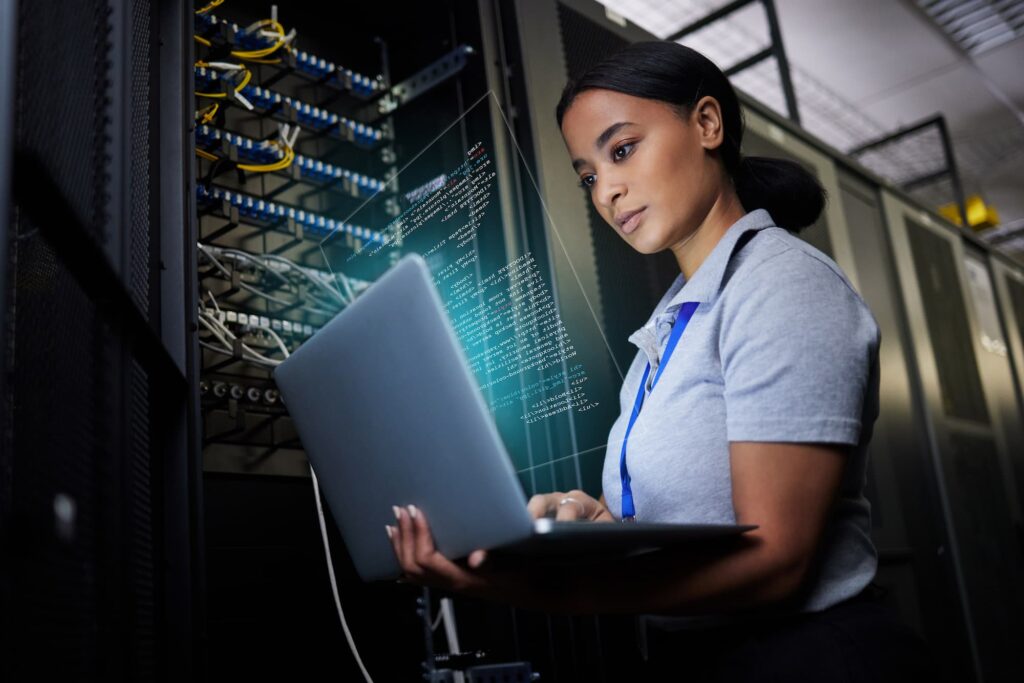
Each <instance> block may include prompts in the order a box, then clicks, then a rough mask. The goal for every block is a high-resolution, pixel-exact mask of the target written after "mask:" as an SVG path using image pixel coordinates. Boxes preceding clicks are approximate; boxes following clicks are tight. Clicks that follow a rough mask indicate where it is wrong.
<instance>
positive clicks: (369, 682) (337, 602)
mask: <svg viewBox="0 0 1024 683" xmlns="http://www.w3.org/2000/svg"><path fill="white" fill-rule="evenodd" d="M309 475H310V477H311V478H312V479H313V495H314V496H315V497H316V512H317V516H318V517H319V520H320V538H322V539H323V542H324V555H325V556H326V557H327V574H328V575H329V576H330V578H331V591H332V592H333V593H334V607H335V608H336V609H337V610H338V619H340V620H341V628H342V630H343V631H345V640H347V641H348V647H349V649H350V650H352V656H353V657H355V658H356V664H358V665H359V670H360V671H361V672H362V673H363V678H364V679H365V680H366V683H373V679H372V678H370V672H369V671H367V670H366V665H365V664H363V659H362V657H360V656H359V649H358V648H357V647H356V643H355V640H353V639H352V632H351V631H350V630H349V628H348V622H347V621H346V620H345V611H344V610H343V609H342V608H341V597H340V596H339V595H338V579H337V577H335V576H334V562H332V561H331V545H330V543H329V542H328V541H327V523H326V521H325V520H324V506H323V503H322V502H321V500H320V482H319V481H317V478H316V472H314V471H313V466H312V465H310V466H309Z"/></svg>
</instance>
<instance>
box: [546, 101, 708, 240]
mask: <svg viewBox="0 0 1024 683" xmlns="http://www.w3.org/2000/svg"><path fill="white" fill-rule="evenodd" d="M562 136H563V137H564V138H565V144H566V146H567V147H568V149H569V154H570V156H571V157H572V160H573V168H574V169H575V170H576V172H577V174H578V175H579V178H580V184H581V185H582V186H583V187H584V188H585V189H586V190H587V191H588V192H589V193H590V198H591V200H592V201H593V203H594V207H595V208H596V209H597V211H598V213H600V214H601V216H602V217H603V218H604V219H605V221H607V223H608V224H609V225H611V226H612V228H614V229H615V231H616V232H617V233H618V234H619V236H621V237H622V238H623V239H624V240H625V241H626V242H627V243H628V244H629V245H630V246H631V247H633V248H634V249H636V250H637V251H638V252H640V253H643V254H653V253H657V252H660V251H663V250H665V249H669V248H671V247H672V246H673V245H677V244H681V243H683V242H685V240H687V238H688V237H689V236H691V235H692V234H693V233H694V232H695V231H696V230H697V228H698V227H700V225H701V223H703V221H704V219H705V217H706V216H707V215H708V212H709V211H710V209H711V207H712V205H713V204H714V202H715V200H716V198H717V197H718V195H719V194H720V191H721V188H722V183H723V181H724V180H725V177H724V173H723V170H722V166H721V163H720V162H719V161H718V160H717V158H716V155H712V154H709V152H710V151H711V150H713V149H716V148H717V147H718V146H719V145H720V144H721V141H722V126H721V116H720V109H719V105H718V102H717V101H716V100H715V99H714V98H712V97H705V98H703V99H701V100H700V101H699V102H698V103H697V104H696V105H695V106H694V108H693V110H692V111H691V112H690V114H689V115H688V116H687V117H686V118H685V119H683V118H682V117H681V116H680V115H679V114H678V113H677V111H676V110H675V109H674V108H673V107H672V106H671V105H668V104H665V103H663V102H659V101H657V100H649V99H644V98H641V97H633V96H631V95H624V94H622V93H618V92H613V91H611V90H586V91H584V92H583V93H581V94H579V95H577V96H576V98H575V99H574V100H573V103H572V104H571V105H570V106H569V109H568V110H567V111H566V112H565V115H564V116H563V117H562Z"/></svg>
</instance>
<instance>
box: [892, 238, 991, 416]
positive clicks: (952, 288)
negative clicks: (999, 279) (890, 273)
mask: <svg viewBox="0 0 1024 683" xmlns="http://www.w3.org/2000/svg"><path fill="white" fill-rule="evenodd" d="M907 234H908V236H909V238H910V246H911V251H912V252H913V258H914V271H915V272H916V273H917V281H918V285H919V286H920V287H921V299H922V302H923V304H924V312H925V318H926V320H927V322H928V336H929V337H930V338H931V341H932V344H933V345H934V346H935V364H936V366H937V369H938V373H939V384H940V385H941V387H942V402H943V408H944V410H945V412H946V414H947V415H949V416H950V417H959V418H963V419H966V420H975V421H977V422H984V423H987V422H988V421H989V416H988V408H987V407H986V405H985V395H984V393H982V389H981V377H980V375H979V374H978V363H977V358H976V357H975V355H974V347H973V345H972V344H971V336H970V335H971V332H970V330H971V328H970V324H969V322H968V319H967V309H966V308H965V306H964V297H963V292H962V291H961V289H960V284H959V283H960V280H959V278H958V276H957V270H956V263H955V262H954V260H953V247H952V245H951V243H950V242H949V241H948V240H946V239H943V238H942V237H940V236H938V235H936V234H935V233H933V232H931V231H930V230H928V229H927V228H925V227H924V226H922V225H920V224H918V223H916V222H914V221H912V220H908V221H907Z"/></svg>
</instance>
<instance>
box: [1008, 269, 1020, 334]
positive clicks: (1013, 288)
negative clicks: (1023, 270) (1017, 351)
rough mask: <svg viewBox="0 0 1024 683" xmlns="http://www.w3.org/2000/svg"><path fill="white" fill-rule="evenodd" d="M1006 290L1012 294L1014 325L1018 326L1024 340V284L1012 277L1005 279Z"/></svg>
mask: <svg viewBox="0 0 1024 683" xmlns="http://www.w3.org/2000/svg"><path fill="white" fill-rule="evenodd" d="M1005 282H1006V288H1007V289H1008V290H1009V292H1010V304H1011V305H1012V306H1013V314H1014V315H1013V318H1014V319H1013V321H1010V322H1011V323H1012V324H1015V325H1017V329H1018V331H1019V334H1020V337H1021V339H1024V284H1021V283H1020V282H1018V281H1017V280H1015V279H1014V278H1012V277H1008V278H1006V279H1005Z"/></svg>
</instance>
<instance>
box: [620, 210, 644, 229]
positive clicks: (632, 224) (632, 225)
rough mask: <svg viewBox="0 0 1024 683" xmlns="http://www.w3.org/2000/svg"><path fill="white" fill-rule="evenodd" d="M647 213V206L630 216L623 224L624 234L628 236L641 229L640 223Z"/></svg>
mask: <svg viewBox="0 0 1024 683" xmlns="http://www.w3.org/2000/svg"><path fill="white" fill-rule="evenodd" d="M645 211H647V207H646V206H645V207H644V208H642V209H640V210H639V211H637V212H636V213H634V214H633V215H632V216H630V218H629V220H628V221H626V222H625V223H623V224H622V234H624V235H628V234H629V233H631V232H633V231H634V230H636V229H637V228H639V227H640V221H642V220H643V219H644V215H645V214H644V212H645Z"/></svg>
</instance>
